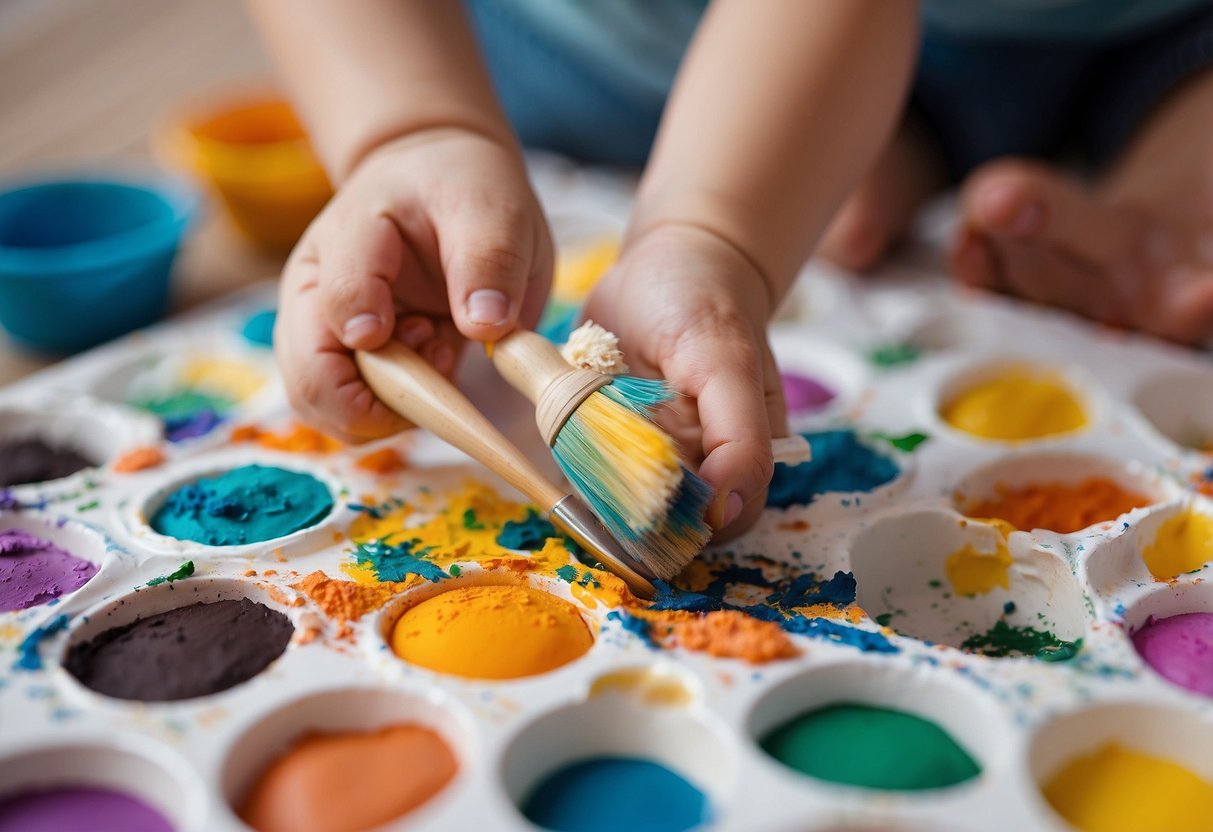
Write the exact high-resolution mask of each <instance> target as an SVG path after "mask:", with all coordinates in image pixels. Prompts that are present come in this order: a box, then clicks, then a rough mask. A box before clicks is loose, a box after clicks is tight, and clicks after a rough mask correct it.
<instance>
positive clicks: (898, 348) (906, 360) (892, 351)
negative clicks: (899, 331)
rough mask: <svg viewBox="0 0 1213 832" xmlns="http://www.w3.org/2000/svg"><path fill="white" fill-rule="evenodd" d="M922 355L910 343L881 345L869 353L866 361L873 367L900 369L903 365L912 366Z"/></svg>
mask: <svg viewBox="0 0 1213 832" xmlns="http://www.w3.org/2000/svg"><path fill="white" fill-rule="evenodd" d="M921 355H922V350H920V349H918V347H916V346H914V345H913V344H911V343H908V342H905V341H902V342H901V343H895V344H881V345H880V346H879V347H876V348H875V349H874V350H872V351H871V352H870V353H868V361H870V362H871V363H872V365H873V366H875V367H881V368H886V369H887V368H889V367H900V366H901V365H903V364H913V363H914V362H915V361H917V360H918V358H919V356H921Z"/></svg>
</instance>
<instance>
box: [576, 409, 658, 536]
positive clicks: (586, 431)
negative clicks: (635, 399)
mask: <svg viewBox="0 0 1213 832" xmlns="http://www.w3.org/2000/svg"><path fill="white" fill-rule="evenodd" d="M552 450H553V451H554V453H555V456H556V461H557V462H558V463H559V465H560V467H561V469H562V470H563V471H564V473H565V476H567V477H568V478H569V481H570V482H571V483H572V484H573V487H574V488H575V489H576V490H577V492H578V493H579V494H580V495H581V497H582V498H583V499H584V500H585V501H586V503H587V504H588V505H589V507H590V509H591V510H592V511H593V512H594V513H595V514H597V515H598V516H599V518H601V519H602V521H603V523H604V524H605V525H606V526H607V529H608V530H609V531H610V532H611V533H612V534H613V535H615V536H616V537H636V536H637V535H639V534H642V533H643V532H645V531H647V530H649V529H651V528H653V527H654V526H656V525H657V524H658V523H660V522H661V520H662V517H663V515H665V513H666V510H667V507H668V506H669V504H670V502H671V501H672V500H673V498H674V495H675V493H676V492H677V490H678V487H679V484H680V482H681V480H682V466H681V463H680V462H679V459H678V448H677V447H676V446H675V444H674V440H673V439H671V438H670V437H669V435H668V434H666V433H665V432H664V431H662V430H661V429H660V428H659V427H657V426H656V425H655V424H653V423H652V422H650V421H649V420H648V419H646V418H645V417H644V416H642V415H640V414H639V413H637V412H636V411H634V410H631V409H629V408H627V407H624V406H622V405H620V404H618V403H617V402H615V401H613V400H612V399H611V398H608V397H607V396H604V395H600V394H599V393H592V394H591V395H590V396H589V398H587V399H586V400H585V401H584V402H582V403H581V406H580V407H578V408H577V410H576V411H575V412H574V413H573V415H572V416H570V417H569V420H568V421H567V422H565V424H564V427H562V428H561V429H560V432H559V433H558V434H557V435H556V442H555V444H554V445H553V446H552Z"/></svg>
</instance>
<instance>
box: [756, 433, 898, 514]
mask: <svg viewBox="0 0 1213 832" xmlns="http://www.w3.org/2000/svg"><path fill="white" fill-rule="evenodd" d="M801 435H802V436H803V437H804V438H805V439H807V440H808V442H809V445H810V446H811V447H812V449H813V458H812V459H811V460H809V461H808V462H804V463H801V464H800V465H784V464H782V463H780V464H777V465H776V466H775V474H774V476H773V477H772V478H771V485H770V489H769V491H768V492H767V506H769V507H774V508H788V507H790V506H797V505H808V504H810V503H812V502H814V501H816V500H818V499H819V498H820V497H822V496H823V495H826V494H867V493H870V492H872V491H875V490H876V489H878V488H882V487H883V486H886V485H888V484H889V483H891V482H893V481H894V480H896V479H897V478H898V477H899V476H900V475H901V468H900V466H899V465H898V463H897V462H895V461H894V460H893V458H892V456H891V455H890V454H886V453H884V452H882V451H881V450H879V449H878V448H877V447H876V446H875V445H874V444H873V443H871V442H869V441H867V440H865V439H863V438H861V437H860V436H859V435H858V434H857V433H855V432H854V431H851V430H828V431H818V432H816V433H804V434H801Z"/></svg>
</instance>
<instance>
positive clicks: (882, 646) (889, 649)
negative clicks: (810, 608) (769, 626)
mask: <svg viewBox="0 0 1213 832" xmlns="http://www.w3.org/2000/svg"><path fill="white" fill-rule="evenodd" d="M783 628H784V629H785V630H787V631H788V632H789V633H796V634H797V635H802V636H809V637H811V638H821V639H826V640H827V641H833V642H835V643H836V644H844V645H846V646H848V647H855V648H857V649H858V650H861V651H863V652H864V653H899V652H901V651H900V650H898V649H897V647H895V646H894V645H893V643H892V642H891V641H889V640H888V639H887V638H885V637H884V634H883V633H877V632H874V631H872V630H861V629H860V628H859V627H848V626H847V625H846V624H839V623H838V622H837V621H831V620H830V619H828V618H808V617H806V616H803V615H795V616H792V617H791V618H789V619H788V620H787V621H785V622H784V624H783Z"/></svg>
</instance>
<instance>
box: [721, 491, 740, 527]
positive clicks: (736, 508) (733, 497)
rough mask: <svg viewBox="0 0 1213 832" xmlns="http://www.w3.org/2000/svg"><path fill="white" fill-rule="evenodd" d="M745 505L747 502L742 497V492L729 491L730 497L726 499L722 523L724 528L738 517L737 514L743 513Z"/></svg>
mask: <svg viewBox="0 0 1213 832" xmlns="http://www.w3.org/2000/svg"><path fill="white" fill-rule="evenodd" d="M743 505H745V502H744V501H743V500H742V499H741V495H740V494H738V493H737V492H736V491H732V492H730V493H729V497H728V499H727V500H725V501H724V523H723V524H722V528H723V527H724V526H728V525H729V524H730V523H732V522H733V521H734V520H736V519H737V515H739V514H741V507H742V506H743Z"/></svg>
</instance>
